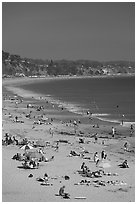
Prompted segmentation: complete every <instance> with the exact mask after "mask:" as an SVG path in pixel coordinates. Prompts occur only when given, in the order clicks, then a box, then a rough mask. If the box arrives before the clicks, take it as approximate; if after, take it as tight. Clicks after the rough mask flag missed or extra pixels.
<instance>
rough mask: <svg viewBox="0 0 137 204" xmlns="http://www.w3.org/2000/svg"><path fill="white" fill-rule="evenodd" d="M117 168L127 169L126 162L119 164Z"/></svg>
mask: <svg viewBox="0 0 137 204" xmlns="http://www.w3.org/2000/svg"><path fill="white" fill-rule="evenodd" d="M119 166H120V167H122V168H129V166H128V163H127V160H125V161H124V162H123V163H122V164H119Z"/></svg>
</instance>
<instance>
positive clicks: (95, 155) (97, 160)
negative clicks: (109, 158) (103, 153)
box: [94, 152, 99, 166]
mask: <svg viewBox="0 0 137 204" xmlns="http://www.w3.org/2000/svg"><path fill="white" fill-rule="evenodd" d="M94 162H96V166H97V165H98V162H99V156H98V152H95V154H94Z"/></svg>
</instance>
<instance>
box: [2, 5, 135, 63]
mask: <svg viewBox="0 0 137 204" xmlns="http://www.w3.org/2000/svg"><path fill="white" fill-rule="evenodd" d="M2 49H3V50H4V51H6V52H9V53H11V54H19V55H20V56H21V57H27V58H35V59H53V60H57V59H67V60H77V59H88V60H97V61H111V60H128V61H134V60H135V5H134V3H133V2H75V3H74V2H20V3H19V2H3V3H2Z"/></svg>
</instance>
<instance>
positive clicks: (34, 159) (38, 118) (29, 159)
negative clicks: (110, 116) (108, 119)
mask: <svg viewBox="0 0 137 204" xmlns="http://www.w3.org/2000/svg"><path fill="white" fill-rule="evenodd" d="M14 99H15V105H16V106H18V104H19V103H22V102H23V99H17V97H14ZM4 100H6V98H4ZM10 100H11V101H14V100H12V99H11V98H10ZM26 109H27V111H28V113H27V114H26V113H25V117H26V118H27V119H30V120H33V124H32V129H35V127H36V126H37V125H43V124H44V125H52V123H53V122H54V119H53V118H48V117H45V114H44V106H43V105H33V104H31V103H28V104H27V106H26ZM33 109H34V110H35V111H40V113H41V114H40V115H36V114H33V112H34V110H33ZM63 110H64V109H62V111H63ZM87 115H88V116H89V115H90V117H92V114H91V113H87ZM9 118H12V115H11V114H10V113H9ZM13 119H14V120H13V121H14V122H16V123H18V122H21V123H24V121H22V120H19V116H18V115H16V116H15V117H14V118H13ZM34 119H35V120H34ZM62 125H63V122H62ZM65 125H66V126H70V127H73V129H74V133H73V134H72V135H73V136H74V137H75V136H77V137H78V136H79V135H80V136H81V135H82V134H80V131H79V133H78V128H79V125H81V120H80V119H78V120H75V119H74V120H70V121H69V122H68V121H67V122H65ZM93 126H94V127H93V128H95V127H96V128H99V125H98V124H96V125H93ZM110 131H111V133H110V134H111V139H115V135H116V133H117V131H116V128H115V127H112V128H111V130H110ZM133 133H134V127H133V125H131V127H130V136H132V135H133ZM49 134H50V135H51V137H52V138H53V137H54V128H53V126H50V127H49ZM85 138H86V137H85V136H82V137H78V144H79V146H80V145H83V144H85ZM90 138H91V141H90V142H92V143H93V144H94V145H95V146H96V145H98V144H101V145H102V150H101V151H100V152H99V151H95V152H92V157H91V156H89V157H87V156H85V155H86V154H85V153H86V151H85V150H84V151H83V152H80V151H76V150H75V149H72V150H71V151H70V153H69V155H68V156H69V157H79V158H81V160H82V164H81V166H80V170H77V172H78V173H79V174H80V175H81V176H83V177H87V178H93V179H94V178H101V177H103V176H118V174H117V173H111V172H105V169H104V168H100V165H99V164H100V163H101V162H108V153H107V152H106V151H105V145H104V139H102V140H100V137H99V134H98V133H94V134H93V135H91V137H90ZM92 138H93V139H92ZM99 140H100V143H98V141H99ZM63 142H64V143H66V144H67V145H70V147H71V148H73V145H72V143H69V142H68V141H67V140H65V139H64V140H54V143H52V142H48V143H46V141H43V145H38V143H36V141H31V140H29V139H28V138H26V137H24V138H18V137H17V136H16V135H11V134H9V133H8V132H6V133H5V135H4V139H2V145H4V146H9V145H17V146H18V147H19V149H23V150H24V152H23V154H21V153H19V152H17V153H16V154H15V155H13V157H12V159H13V160H18V161H21V162H23V163H22V164H21V166H18V168H23V169H38V168H40V162H51V161H53V160H54V159H56V158H55V156H54V155H52V156H51V157H50V158H47V157H46V156H45V152H44V149H46V147H47V146H48V147H50V148H52V149H54V151H55V153H57V152H59V151H60V149H59V147H60V144H61V143H63ZM123 147H124V151H128V150H129V147H130V144H129V143H128V142H125V143H124V145H123ZM30 150H31V151H30ZM32 150H33V151H32ZM87 153H89V152H88V151H87ZM87 159H88V160H89V161H90V162H93V163H95V167H96V168H97V170H96V171H91V169H90V168H89V167H88V165H86V163H85V160H87ZM83 160H84V161H83ZM118 166H119V167H120V168H129V167H130V166H129V164H128V161H127V159H126V160H124V161H123V162H122V163H121V164H119V165H118ZM28 177H29V178H32V177H33V174H29V176H28ZM65 179H68V180H69V177H68V176H67V177H66V178H65ZM36 180H37V181H38V182H41V185H47V186H50V185H53V184H52V183H50V182H49V176H48V174H47V173H44V177H39V178H37V179H36ZM89 183H91V180H90V182H88V181H87V180H82V181H81V182H80V184H88V185H89ZM93 183H94V184H95V185H100V186H101V185H102V186H105V185H106V183H105V182H103V181H98V182H95V180H93ZM116 183H117V184H119V185H120V182H119V183H118V182H117V181H115V182H114V181H108V183H107V184H114V185H116ZM123 183H124V182H123ZM57 195H58V196H61V197H62V198H64V199H70V194H69V193H66V192H65V185H63V186H61V187H60V189H59V191H58V194H57Z"/></svg>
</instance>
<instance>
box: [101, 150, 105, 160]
mask: <svg viewBox="0 0 137 204" xmlns="http://www.w3.org/2000/svg"><path fill="white" fill-rule="evenodd" d="M104 156H105V151H104V150H103V151H102V152H101V159H104Z"/></svg>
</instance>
